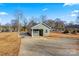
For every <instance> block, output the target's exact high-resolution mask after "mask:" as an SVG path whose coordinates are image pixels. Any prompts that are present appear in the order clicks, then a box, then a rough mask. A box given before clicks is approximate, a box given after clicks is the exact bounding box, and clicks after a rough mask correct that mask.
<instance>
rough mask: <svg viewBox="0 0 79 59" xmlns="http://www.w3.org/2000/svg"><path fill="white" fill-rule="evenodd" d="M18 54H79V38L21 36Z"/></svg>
mask: <svg viewBox="0 0 79 59" xmlns="http://www.w3.org/2000/svg"><path fill="white" fill-rule="evenodd" d="M19 55H20V56H79V39H73V38H72V39H71V38H70V39H69V38H58V39H55V38H52V39H48V38H46V37H30V36H25V37H22V38H21V47H20V52H19Z"/></svg>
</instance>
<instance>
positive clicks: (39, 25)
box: [32, 24, 50, 36]
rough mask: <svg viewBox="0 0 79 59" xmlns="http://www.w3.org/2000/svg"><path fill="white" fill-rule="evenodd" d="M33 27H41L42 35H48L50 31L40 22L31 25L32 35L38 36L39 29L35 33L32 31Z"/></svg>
mask: <svg viewBox="0 0 79 59" xmlns="http://www.w3.org/2000/svg"><path fill="white" fill-rule="evenodd" d="M33 29H43V36H48V35H49V33H50V29H49V28H48V27H46V26H44V25H42V24H38V25H36V26H34V27H32V36H39V31H38V32H37V33H34V31H33ZM46 31H47V32H46Z"/></svg>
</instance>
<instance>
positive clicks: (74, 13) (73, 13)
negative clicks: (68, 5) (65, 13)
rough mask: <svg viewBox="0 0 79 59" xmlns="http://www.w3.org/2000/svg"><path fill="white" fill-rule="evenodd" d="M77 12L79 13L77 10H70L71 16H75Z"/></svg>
mask: <svg viewBox="0 0 79 59" xmlns="http://www.w3.org/2000/svg"><path fill="white" fill-rule="evenodd" d="M78 13H79V10H73V11H72V12H71V16H77V15H78Z"/></svg>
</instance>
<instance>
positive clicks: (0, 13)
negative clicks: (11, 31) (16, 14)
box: [0, 12, 8, 16]
mask: <svg viewBox="0 0 79 59" xmlns="http://www.w3.org/2000/svg"><path fill="white" fill-rule="evenodd" d="M0 15H1V16H5V15H8V13H6V12H0Z"/></svg>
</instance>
